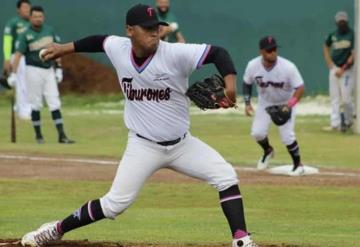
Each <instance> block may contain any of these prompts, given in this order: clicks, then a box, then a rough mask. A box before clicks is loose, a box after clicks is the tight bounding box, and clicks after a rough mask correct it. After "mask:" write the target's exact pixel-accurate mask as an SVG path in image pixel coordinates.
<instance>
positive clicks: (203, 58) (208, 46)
mask: <svg viewBox="0 0 360 247" xmlns="http://www.w3.org/2000/svg"><path fill="white" fill-rule="evenodd" d="M210 48H211V45H206V47H205V50H204V52H203V54H202V55H201V57H200V59H199V62H198V63H197V65H196V68H197V69H199V68H200V67H201V66H202V65H203V63H204V61H205V59H206V58H207V56H208V54H209V51H210Z"/></svg>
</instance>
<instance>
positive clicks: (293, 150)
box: [286, 141, 300, 168]
mask: <svg viewBox="0 0 360 247" xmlns="http://www.w3.org/2000/svg"><path fill="white" fill-rule="evenodd" d="M286 147H287V149H288V152H289V154H290V155H291V158H292V160H293V163H294V167H295V168H296V167H298V166H299V165H300V149H299V145H298V143H297V141H294V142H293V143H292V144H290V145H287V146H286Z"/></svg>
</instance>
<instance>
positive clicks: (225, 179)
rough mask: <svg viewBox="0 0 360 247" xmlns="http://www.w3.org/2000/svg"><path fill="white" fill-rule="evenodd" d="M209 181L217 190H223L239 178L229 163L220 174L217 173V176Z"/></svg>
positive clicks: (236, 182)
mask: <svg viewBox="0 0 360 247" xmlns="http://www.w3.org/2000/svg"><path fill="white" fill-rule="evenodd" d="M224 168H225V167H224ZM210 183H211V185H212V186H213V187H214V188H215V189H217V190H218V191H223V190H225V189H227V188H229V187H231V186H233V185H235V184H238V183H239V179H238V177H237V174H236V172H235V170H234V168H233V167H232V166H231V165H230V164H229V166H227V168H226V169H224V170H223V172H222V174H219V176H218V177H216V178H214V181H212V182H210Z"/></svg>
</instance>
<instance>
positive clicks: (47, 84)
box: [26, 66, 61, 111]
mask: <svg viewBox="0 0 360 247" xmlns="http://www.w3.org/2000/svg"><path fill="white" fill-rule="evenodd" d="M26 82H27V91H28V93H29V102H30V105H31V109H32V110H35V111H39V110H40V109H41V108H42V107H43V98H45V101H46V103H47V105H48V107H49V110H50V111H54V110H57V109H60V107H61V102H60V98H59V90H58V86H57V82H56V79H55V72H54V69H53V68H49V69H44V68H40V67H35V66H26Z"/></svg>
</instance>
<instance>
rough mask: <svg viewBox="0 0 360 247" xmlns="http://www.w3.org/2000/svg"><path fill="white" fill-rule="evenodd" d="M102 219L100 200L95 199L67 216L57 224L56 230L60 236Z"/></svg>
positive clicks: (103, 216)
mask: <svg viewBox="0 0 360 247" xmlns="http://www.w3.org/2000/svg"><path fill="white" fill-rule="evenodd" d="M104 218H105V215H104V213H103V211H102V209H101V205H100V200H99V199H96V200H93V201H89V202H87V203H85V204H84V205H83V206H82V207H81V208H79V209H78V210H76V211H75V212H74V213H73V214H72V215H69V216H68V217H67V218H65V219H64V220H63V221H62V222H61V223H59V224H58V226H57V228H58V231H59V233H60V234H64V233H66V232H69V231H71V230H73V229H76V228H79V227H82V226H86V225H88V224H90V223H93V222H96V221H99V220H101V219H104Z"/></svg>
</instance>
